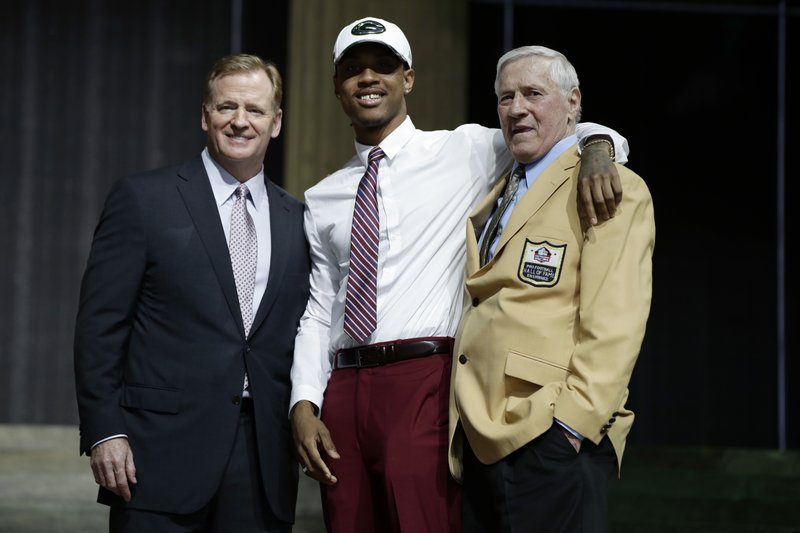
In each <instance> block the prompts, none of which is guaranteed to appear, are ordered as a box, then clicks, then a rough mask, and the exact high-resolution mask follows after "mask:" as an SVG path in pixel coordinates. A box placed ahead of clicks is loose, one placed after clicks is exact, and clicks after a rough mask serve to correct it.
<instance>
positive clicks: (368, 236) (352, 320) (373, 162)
mask: <svg viewBox="0 0 800 533" xmlns="http://www.w3.org/2000/svg"><path fill="white" fill-rule="evenodd" d="M385 156H386V154H384V153H383V150H381V149H380V147H379V146H376V147H375V148H373V149H372V150H371V151H370V152H369V161H368V163H367V171H366V172H365V173H364V176H363V177H362V178H361V182H359V184H358V191H357V192H356V202H355V207H354V209H353V228H352V231H351V234H350V271H349V273H348V279H347V298H346V300H345V306H344V331H345V333H347V334H348V335H350V337H352V338H353V340H355V341H356V342H364V341H365V340H366V339H368V338H369V336H370V335H372V332H373V331H375V327H376V325H377V323H378V311H377V308H378V305H377V285H378V240H379V232H380V222H379V219H378V198H377V190H378V164H379V163H380V160H381V159H383V158H384V157H385Z"/></svg>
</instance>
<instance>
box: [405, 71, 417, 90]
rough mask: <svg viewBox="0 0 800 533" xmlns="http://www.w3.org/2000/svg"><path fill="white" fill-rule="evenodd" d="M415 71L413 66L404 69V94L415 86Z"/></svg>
mask: <svg viewBox="0 0 800 533" xmlns="http://www.w3.org/2000/svg"><path fill="white" fill-rule="evenodd" d="M415 74H416V73H415V72H414V69H413V68H410V69H408V70H404V71H403V94H408V93H410V92H411V90H412V89H413V88H414V76H415Z"/></svg>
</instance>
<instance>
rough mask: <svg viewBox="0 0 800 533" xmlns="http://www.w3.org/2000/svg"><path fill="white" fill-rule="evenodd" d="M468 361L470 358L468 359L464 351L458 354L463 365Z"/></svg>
mask: <svg viewBox="0 0 800 533" xmlns="http://www.w3.org/2000/svg"><path fill="white" fill-rule="evenodd" d="M467 361H469V359H467V356H466V355H464V354H463V353H462V354H461V355H459V356H458V362H459V363H461V364H462V365H466V364H467Z"/></svg>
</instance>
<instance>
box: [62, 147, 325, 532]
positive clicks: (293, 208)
mask: <svg viewBox="0 0 800 533" xmlns="http://www.w3.org/2000/svg"><path fill="white" fill-rule="evenodd" d="M266 186H267V194H268V196H269V212H270V227H271V237H272V255H271V264H270V270H269V279H268V282H267V288H266V292H265V294H264V296H263V298H262V300H261V303H260V306H259V308H258V310H257V312H256V315H255V319H254V322H253V325H252V328H251V331H250V335H249V337H247V338H245V335H244V328H243V325H242V317H241V312H240V311H239V303H238V298H237V294H236V285H235V282H234V278H233V271H232V268H231V261H230V256H229V253H228V246H227V243H226V240H225V235H224V233H223V228H222V224H221V223H220V217H219V211H218V208H217V206H216V203H215V201H214V196H213V194H212V191H211V185H210V183H209V180H208V177H207V175H206V172H205V168H204V166H203V163H202V159H201V157H200V156H198V157H196V158H194V159H192V160H190V161H188V162H187V163H185V164H183V165H180V166H176V167H172V168H166V169H159V170H156V171H152V172H148V173H144V174H140V175H137V176H133V177H129V178H124V179H122V180H120V181H118V182H117V183H116V184H115V185H114V187H113V188H112V190H111V192H110V193H109V195H108V198H107V199H106V203H105V207H104V210H103V213H102V215H101V218H100V222H99V224H98V226H97V228H96V230H95V235H94V240H93V243H92V248H91V252H90V255H89V259H88V263H87V267H86V271H85V274H84V277H83V282H82V285H81V295H80V306H79V310H78V316H77V323H76V331H75V375H76V387H77V397H78V408H79V414H80V438H81V443H80V446H81V452H83V453H88V451H89V449H90V447H91V446H92V444H94V443H95V442H97V441H99V440H101V439H104V438H106V437H109V436H111V435H116V434H125V435H128V438H129V443H130V446H131V449H132V451H133V458H134V462H135V464H136V468H137V474H136V477H137V481H138V483H137V485H135V486H133V489H132V499H131V501H130V503H129V504H128V505H129V506H130V507H134V508H140V509H147V510H154V511H163V512H172V513H189V512H193V511H196V510H198V509H199V508H200V507H202V506H203V505H204V504H206V503H207V502H208V501H209V500H210V498H211V497H212V496H213V494H214V491H215V490H216V488H217V486H218V484H219V482H220V479H221V477H222V474H223V471H224V469H225V465H226V461H227V459H228V456H229V454H230V450H231V447H232V445H233V440H234V436H235V434H236V430H237V424H238V419H239V405H238V403H239V396H240V395H241V392H242V380H243V377H244V374H245V365H246V369H247V372H248V376H249V378H250V387H251V391H252V395H253V397H254V400H255V402H254V403H255V415H254V416H255V426H256V436H257V437H256V438H257V443H258V451H259V460H260V470H261V477H262V479H263V483H264V487H265V489H266V493H267V499H268V501H269V505H270V508H271V509H272V511H273V512H274V513H275V515H276V516H277V517H278V518H279V519H282V520H285V521H293V520H294V510H295V502H296V498H297V482H298V472H297V462H296V460H295V458H294V455H293V452H292V436H291V430H290V426H289V420H288V417H287V411H288V404H289V394H290V389H291V382H290V379H289V372H290V369H291V364H292V352H293V347H294V338H295V334H296V331H297V324H298V321H299V319H300V316H301V315H302V313H303V311H304V309H305V305H306V300H307V299H308V290H309V268H310V265H309V256H308V244H307V242H306V238H305V235H304V232H303V204H302V203H301V202H299V201H298V200H296V199H295V198H293V197H291V196H290V195H289V194H288V193H286V191H284V190H282V189H280V188H279V187H278V186H276V185H275V184H273V183H272V182H270V181H269V180H266ZM98 501H101V502H102V503H108V504H111V503H115V504H123V503H124V502H123V501H122V500H121V499H120V498H117V497H116V496H114V495H113V494H112V493H110V492H108V491H105V490H104V489H100V495H99V497H98Z"/></svg>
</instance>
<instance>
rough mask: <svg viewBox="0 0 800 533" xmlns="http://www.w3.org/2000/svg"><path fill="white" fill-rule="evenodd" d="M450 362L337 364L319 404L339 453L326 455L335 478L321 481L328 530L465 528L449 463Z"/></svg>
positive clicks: (367, 532) (443, 358)
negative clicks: (368, 365) (332, 482)
mask: <svg viewBox="0 0 800 533" xmlns="http://www.w3.org/2000/svg"><path fill="white" fill-rule="evenodd" d="M451 361H452V355H450V354H445V355H430V356H427V357H422V358H419V359H411V360H407V361H402V362H398V363H392V364H388V365H384V366H380V367H372V368H361V369H355V368H346V369H336V370H334V371H333V374H332V375H331V379H330V381H329V382H328V387H327V389H326V391H325V401H324V403H323V408H322V420H323V422H324V423H325V425H326V426H327V427H328V430H329V431H330V433H331V438H332V439H333V442H334V444H335V445H336V449H337V451H338V452H339V454H340V455H341V458H340V459H337V460H334V459H330V460H328V465H329V466H330V469H331V471H332V473H333V474H334V475H335V476H336V477H337V478H338V482H337V483H336V484H335V485H332V486H326V485H321V487H322V505H323V513H324V517H325V524H326V526H327V529H328V531H329V532H330V533H398V532H404V533H434V532H436V533H446V532H458V531H460V526H459V524H460V505H461V490H460V487H459V485H458V484H457V483H455V481H453V479H452V478H451V476H450V473H449V470H448V464H447V441H448V427H447V419H448V401H449V389H450V385H449V384H450V366H451ZM321 453H322V455H323V457H325V453H324V451H323V452H321Z"/></svg>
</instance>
